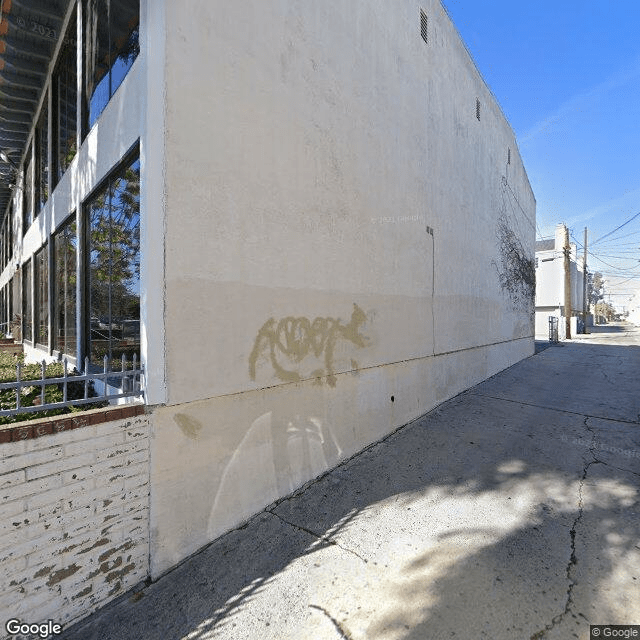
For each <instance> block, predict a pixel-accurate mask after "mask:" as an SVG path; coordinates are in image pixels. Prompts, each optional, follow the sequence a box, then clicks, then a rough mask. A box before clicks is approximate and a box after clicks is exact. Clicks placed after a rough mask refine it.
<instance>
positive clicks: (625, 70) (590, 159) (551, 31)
mask: <svg viewBox="0 0 640 640" xmlns="http://www.w3.org/2000/svg"><path fill="white" fill-rule="evenodd" d="M443 3H444V5H445V7H446V8H447V10H448V12H449V14H450V15H451V17H452V19H453V21H454V23H455V25H456V27H457V28H458V31H459V32H460V34H461V36H462V38H463V40H464V41H465V43H466V45H467V47H468V49H469V51H470V52H471V54H472V56H473V58H474V60H475V61H476V64H477V65H478V68H479V69H480V72H481V73H482V75H483V76H484V79H485V80H486V81H487V83H488V85H489V86H490V87H491V90H492V91H493V93H494V95H495V96H496V98H497V100H498V102H499V103H500V105H501V107H502V110H503V111H504V113H505V115H506V117H507V119H508V120H509V122H510V123H511V126H512V127H513V129H514V131H515V134H516V137H517V139H518V145H519V147H520V153H521V155H522V157H523V160H524V164H525V168H526V170H527V174H528V176H529V181H530V183H531V186H532V188H533V191H534V194H535V197H536V201H537V223H538V237H542V236H549V235H553V231H554V228H555V225H556V224H558V223H559V222H564V223H566V224H567V225H568V226H569V228H570V229H571V231H572V234H573V237H574V238H575V239H576V240H577V242H578V243H579V248H580V249H581V247H582V240H583V233H584V227H585V226H586V227H588V229H589V244H590V248H591V250H592V252H593V255H592V256H589V257H588V262H589V267H588V268H589V270H590V271H602V272H604V273H605V277H607V278H608V279H609V281H610V283H611V284H612V285H613V284H614V283H615V282H620V281H621V279H623V278H626V277H629V276H635V277H636V278H638V279H634V280H631V281H629V282H627V283H625V284H619V285H616V286H615V287H613V288H610V289H609V292H610V293H613V294H614V295H615V294H616V293H618V295H620V294H623V293H624V292H626V291H627V290H628V289H627V288H628V287H629V286H630V285H631V288H632V289H636V288H638V287H640V215H638V217H637V218H635V219H634V220H632V221H631V222H629V223H628V224H626V225H625V226H624V227H622V228H621V229H620V230H619V231H617V232H615V233H613V234H612V235H610V236H608V237H607V238H604V239H602V240H601V241H600V242H598V240H599V239H600V238H601V237H602V236H604V235H605V234H608V233H609V232H610V231H613V230H614V229H615V228H616V227H618V226H619V225H622V224H623V223H625V222H626V221H627V220H629V219H630V218H632V217H633V216H634V215H635V214H637V213H639V214H640V0H608V1H606V2H603V1H602V0H599V1H596V0H581V1H580V2H578V1H577V0H536V1H535V2H533V1H527V2H514V1H513V0H511V1H509V2H507V1H506V0H443ZM616 256H620V257H616ZM603 260H604V262H602V261H603ZM606 263H608V264H606ZM609 265H611V266H609ZM614 275H617V276H619V277H618V278H616V279H614V278H613V276H614Z"/></svg>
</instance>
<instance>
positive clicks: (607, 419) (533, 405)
mask: <svg viewBox="0 0 640 640" xmlns="http://www.w3.org/2000/svg"><path fill="white" fill-rule="evenodd" d="M467 394H468V395H473V396H479V397H481V398H488V399H489V400H503V401H504V402H512V403H515V404H522V405H525V406H527V407H535V408H537V409H546V410H548V411H557V412H558V413H569V414H571V415H573V416H581V417H584V418H593V419H595V420H606V421H608V422H623V423H625V424H638V422H640V420H628V419H626V418H606V417H604V416H592V415H589V414H585V413H580V412H579V411H569V410H568V409H558V408H556V407H545V406H544V405H540V404H533V403H532V402H523V401H522V400H513V399H511V398H499V397H497V396H490V395H487V394H485V393H479V392H477V391H472V390H469V391H468V392H467Z"/></svg>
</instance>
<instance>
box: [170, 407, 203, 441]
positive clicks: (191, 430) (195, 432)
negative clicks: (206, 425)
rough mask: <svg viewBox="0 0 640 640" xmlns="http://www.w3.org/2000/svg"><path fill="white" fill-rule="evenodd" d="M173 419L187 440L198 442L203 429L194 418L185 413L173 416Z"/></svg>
mask: <svg viewBox="0 0 640 640" xmlns="http://www.w3.org/2000/svg"><path fill="white" fill-rule="evenodd" d="M173 419H174V420H175V421H176V424H177V425H178V426H179V427H180V430H181V431H182V433H184V435H185V436H187V438H189V439H190V440H197V439H198V437H199V435H200V431H201V429H202V425H201V424H200V423H199V422H198V421H197V420H194V419H193V418H191V417H189V416H187V415H185V414H184V413H176V414H175V415H174V416H173Z"/></svg>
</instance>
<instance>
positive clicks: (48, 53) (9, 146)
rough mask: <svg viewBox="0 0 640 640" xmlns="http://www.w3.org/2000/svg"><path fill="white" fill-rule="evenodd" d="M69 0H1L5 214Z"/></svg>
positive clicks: (0, 142) (0, 206)
mask: <svg viewBox="0 0 640 640" xmlns="http://www.w3.org/2000/svg"><path fill="white" fill-rule="evenodd" d="M69 2H70V0H0V18H1V21H0V152H1V153H0V220H1V219H2V218H3V217H4V215H5V211H6V208H7V206H8V204H9V200H10V198H11V193H12V189H13V184H14V183H15V177H16V171H17V167H18V165H19V163H20V160H21V158H22V155H23V153H24V149H25V146H26V144H27V139H28V136H29V132H30V131H31V128H32V124H33V120H34V118H35V116H36V109H37V107H38V103H39V101H40V98H41V96H42V91H43V89H44V84H45V82H46V78H47V71H48V68H49V64H50V63H51V59H52V57H53V54H54V51H55V48H56V44H57V42H58V39H59V36H60V29H61V27H62V24H63V20H64V17H65V13H66V10H67V7H68V5H69Z"/></svg>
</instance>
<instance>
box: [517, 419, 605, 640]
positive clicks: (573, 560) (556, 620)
mask: <svg viewBox="0 0 640 640" xmlns="http://www.w3.org/2000/svg"><path fill="white" fill-rule="evenodd" d="M589 417H590V416H585V418H584V426H585V427H586V428H587V430H588V431H589V432H591V433H592V434H593V435H594V436H595V434H594V433H593V429H592V427H590V426H589V425H588V424H587V423H588V420H589ZM589 453H590V454H591V457H592V458H593V459H592V460H590V461H589V462H586V461H585V462H584V466H583V468H582V477H581V478H580V484H579V485H578V514H577V516H576V518H575V520H574V521H573V525H572V526H571V529H570V531H569V536H570V538H571V545H570V549H571V554H570V556H569V562H567V567H566V573H567V582H568V583H569V586H568V587H567V599H566V601H565V604H564V610H563V611H561V612H560V613H559V614H557V615H556V616H554V617H553V618H551V622H550V623H549V624H547V625H545V627H544V629H540V631H537V632H536V633H534V634H533V635H532V636H531V637H530V639H529V640H541V639H542V638H544V637H545V635H546V633H547V631H551V629H553V628H554V627H555V626H556V625H558V624H560V623H561V622H562V620H563V619H564V617H565V616H566V615H567V614H569V613H571V614H573V612H572V611H571V608H572V606H573V588H574V587H575V586H576V584H577V583H576V581H575V580H574V578H573V567H574V566H575V565H576V564H577V563H578V558H577V557H576V530H577V528H578V525H579V523H580V521H581V520H582V516H583V513H584V509H583V499H582V489H583V487H584V482H585V480H586V478H587V473H588V472H589V467H590V466H591V465H592V464H597V463H598V462H600V461H599V460H597V459H596V457H595V455H594V453H593V445H591V446H590V447H589ZM579 615H582V614H579ZM582 617H583V618H584V615H582ZM585 619H586V618H585Z"/></svg>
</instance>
